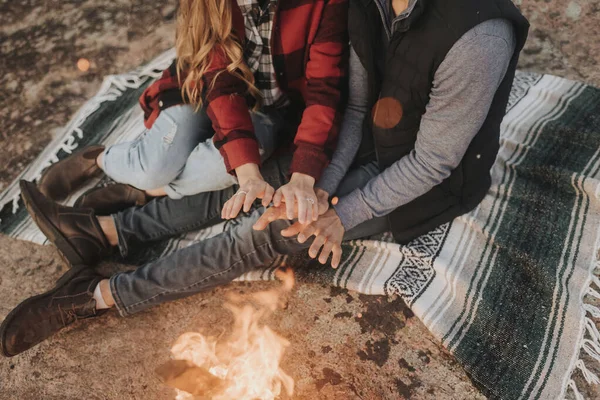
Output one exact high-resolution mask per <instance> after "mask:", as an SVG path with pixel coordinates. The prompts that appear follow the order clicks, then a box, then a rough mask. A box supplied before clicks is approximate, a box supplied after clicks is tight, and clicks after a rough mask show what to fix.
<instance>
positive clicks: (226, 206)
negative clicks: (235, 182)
mask: <svg viewBox="0 0 600 400" xmlns="http://www.w3.org/2000/svg"><path fill="white" fill-rule="evenodd" d="M234 196H235V195H234ZM232 204H233V197H232V198H231V199H229V200H227V202H225V204H224V205H223V209H222V210H221V218H222V219H228V218H229V213H230V212H231V206H232Z"/></svg>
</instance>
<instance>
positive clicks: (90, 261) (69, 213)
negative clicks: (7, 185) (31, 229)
mask: <svg viewBox="0 0 600 400" xmlns="http://www.w3.org/2000/svg"><path fill="white" fill-rule="evenodd" d="M20 185H21V197H22V198H23V202H24V203H25V207H27V211H29V215H31V217H32V218H33V220H34V221H35V223H36V224H37V226H38V227H39V228H40V230H41V231H42V232H43V233H44V235H46V237H47V238H48V240H49V241H50V242H52V243H53V244H54V245H55V246H56V247H57V248H58V250H59V251H60V253H61V254H62V255H63V256H64V258H65V259H66V260H67V261H68V262H69V263H70V264H71V265H79V264H85V265H94V264H96V263H97V262H98V261H100V260H102V259H103V258H105V257H106V256H108V255H109V254H110V252H111V246H110V243H109V242H108V240H107V239H106V236H105V235H104V233H103V232H102V228H101V227H100V223H99V222H98V219H97V218H96V216H95V215H94V210H92V209H89V208H73V207H65V206H61V205H60V204H57V203H55V202H53V201H52V200H50V199H48V198H46V197H45V196H44V195H43V194H42V193H41V192H40V191H39V190H38V189H37V187H36V186H35V184H34V183H32V182H27V181H21V182H20Z"/></svg>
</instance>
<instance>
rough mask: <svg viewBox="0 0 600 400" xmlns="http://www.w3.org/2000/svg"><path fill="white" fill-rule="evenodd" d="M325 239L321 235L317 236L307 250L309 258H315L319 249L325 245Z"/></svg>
mask: <svg viewBox="0 0 600 400" xmlns="http://www.w3.org/2000/svg"><path fill="white" fill-rule="evenodd" d="M326 241H327V238H326V237H325V236H323V235H318V236H317V237H316V239H315V240H314V241H313V243H312V244H311V245H310V249H308V255H309V256H310V258H316V257H317V254H319V249H320V248H321V247H322V246H323V245H324V244H325V242H326Z"/></svg>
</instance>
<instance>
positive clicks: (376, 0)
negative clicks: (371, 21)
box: [374, 0, 392, 40]
mask: <svg viewBox="0 0 600 400" xmlns="http://www.w3.org/2000/svg"><path fill="white" fill-rule="evenodd" d="M374 1H375V5H376V6H377V9H378V10H379V16H380V17H381V21H382V22H383V30H384V31H385V34H386V36H387V38H388V40H391V38H392V32H391V31H390V28H389V27H388V24H387V21H386V18H385V11H383V9H382V8H381V4H379V0H374Z"/></svg>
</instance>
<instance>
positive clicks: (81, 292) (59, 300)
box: [0, 266, 108, 357]
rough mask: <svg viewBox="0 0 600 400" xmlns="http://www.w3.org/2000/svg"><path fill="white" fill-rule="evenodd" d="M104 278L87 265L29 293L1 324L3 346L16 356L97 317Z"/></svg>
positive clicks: (4, 351)
mask: <svg viewBox="0 0 600 400" xmlns="http://www.w3.org/2000/svg"><path fill="white" fill-rule="evenodd" d="M102 279H103V278H102V277H101V276H100V275H98V274H97V273H95V272H94V270H92V269H91V268H89V267H87V266H76V267H74V268H71V269H70V270H68V271H67V272H66V273H65V274H64V275H63V276H62V277H61V278H60V279H59V280H58V282H56V286H55V287H54V288H53V289H51V290H49V291H48V292H46V293H44V294H41V295H38V296H33V297H30V298H29V299H27V300H25V301H23V302H22V303H21V304H19V305H18V306H17V307H15V309H14V310H12V311H11V312H10V313H9V314H8V315H7V316H6V318H5V319H4V322H2V325H1V326H0V350H1V351H2V354H3V355H4V356H5V357H13V356H16V355H17V354H20V353H22V352H24V351H26V350H29V349H30V348H32V347H33V346H35V345H36V344H38V343H40V342H42V341H44V340H46V339H47V338H49V337H50V336H52V335H54V334H55V333H57V332H58V331H60V330H61V329H63V328H66V327H67V326H69V325H71V324H73V323H74V322H75V321H77V320H80V319H85V318H91V317H96V316H99V315H102V314H104V313H105V312H106V311H108V310H96V300H94V298H93V295H94V289H95V288H96V286H97V285H98V283H99V282H100V281H101V280H102Z"/></svg>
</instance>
